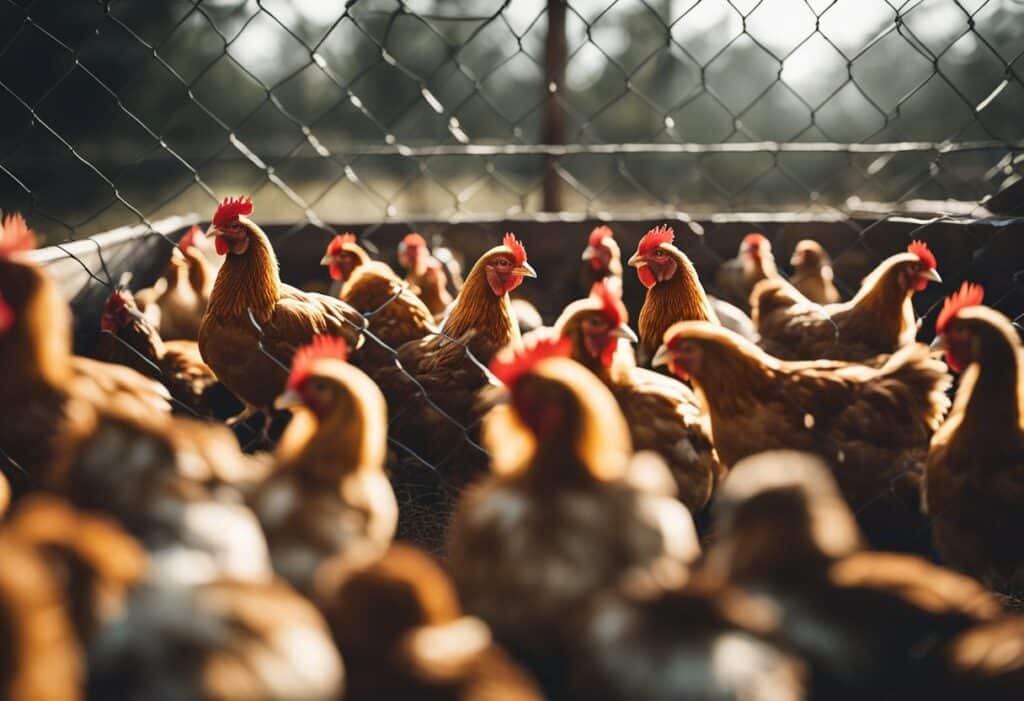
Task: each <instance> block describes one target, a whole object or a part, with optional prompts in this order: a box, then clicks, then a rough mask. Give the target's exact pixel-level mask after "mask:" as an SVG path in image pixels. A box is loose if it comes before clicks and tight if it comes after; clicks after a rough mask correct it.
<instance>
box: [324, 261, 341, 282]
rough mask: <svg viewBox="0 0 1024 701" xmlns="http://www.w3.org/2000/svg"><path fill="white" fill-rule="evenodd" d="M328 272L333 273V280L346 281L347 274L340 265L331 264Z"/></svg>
mask: <svg viewBox="0 0 1024 701" xmlns="http://www.w3.org/2000/svg"><path fill="white" fill-rule="evenodd" d="M328 270H330V272H331V279H332V280H344V279H345V273H344V271H343V270H342V269H341V266H340V265H338V264H337V263H331V264H330V266H328Z"/></svg>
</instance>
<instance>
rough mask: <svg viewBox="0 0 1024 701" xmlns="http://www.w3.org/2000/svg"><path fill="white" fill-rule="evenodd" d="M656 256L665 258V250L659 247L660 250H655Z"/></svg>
mask: <svg viewBox="0 0 1024 701" xmlns="http://www.w3.org/2000/svg"><path fill="white" fill-rule="evenodd" d="M654 256H655V257H656V258H664V257H665V251H663V250H661V249H660V248H659V249H658V250H656V251H655V252H654Z"/></svg>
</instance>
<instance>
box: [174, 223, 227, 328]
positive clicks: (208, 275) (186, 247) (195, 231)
mask: <svg viewBox="0 0 1024 701" xmlns="http://www.w3.org/2000/svg"><path fill="white" fill-rule="evenodd" d="M178 250H180V251H181V252H182V254H184V256H185V261H186V263H188V281H189V284H190V285H192V289H193V290H195V292H196V294H198V295H199V298H200V300H201V301H202V307H203V311H204V312H205V311H206V305H207V303H208V302H209V301H210V293H212V292H213V282H214V280H216V279H217V273H219V272H220V269H221V267H222V266H223V265H224V259H223V258H221V257H220V256H218V255H217V250H216V248H214V245H213V241H211V240H210V237H209V236H207V235H206V234H204V233H203V230H202V229H200V228H199V225H198V224H193V225H192V227H191V228H190V229H189V230H188V231H186V232H185V235H184V236H182V237H181V240H180V241H178Z"/></svg>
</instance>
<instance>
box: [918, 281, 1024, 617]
mask: <svg viewBox="0 0 1024 701" xmlns="http://www.w3.org/2000/svg"><path fill="white" fill-rule="evenodd" d="M982 296H983V292H982V289H981V288H980V287H978V286H976V285H970V284H968V283H964V286H963V287H961V288H960V290H959V291H958V292H956V293H954V294H953V295H952V296H950V297H949V299H947V300H946V304H945V306H943V308H942V312H941V313H940V314H939V317H938V320H937V321H936V324H935V330H936V333H937V334H938V337H937V340H938V342H939V344H941V345H942V346H943V347H945V349H946V362H948V363H949V366H950V367H951V368H953V369H954V370H956V371H958V372H961V373H962V374H961V376H960V385H959V387H958V388H957V393H956V400H955V401H954V403H953V410H952V411H951V412H950V415H949V418H948V419H947V420H946V423H945V424H943V426H942V428H940V429H939V430H938V432H937V433H936V434H935V436H934V438H933V439H932V445H931V451H930V452H929V454H928V469H927V472H926V473H925V508H926V510H927V512H928V514H929V515H930V516H931V518H932V533H933V536H934V541H935V548H936V550H937V551H938V553H939V555H940V556H941V557H942V559H943V560H944V561H945V562H947V563H949V564H950V565H951V566H952V567H955V568H957V569H961V570H963V571H964V572H966V573H968V574H970V575H972V576H974V577H977V578H978V579H980V580H981V581H982V582H984V583H985V584H987V585H989V586H990V587H992V588H994V589H997V590H999V591H1002V592H1005V593H1008V594H1012V595H1015V596H1018V597H1020V596H1024V542H1022V540H1021V537H1020V534H1021V533H1024V427H1022V424H1021V420H1022V419H1021V400H1022V399H1024V392H1022V384H1021V383H1022V375H1021V367H1020V366H1021V343H1020V340H1019V338H1018V336H1017V332H1016V330H1015V329H1014V328H1013V324H1012V323H1011V321H1010V320H1009V319H1008V318H1006V317H1005V316H1003V315H1002V314H1000V313H999V312H997V311H995V310H993V309H989V308H988V307H983V306H980V305H981V300H982Z"/></svg>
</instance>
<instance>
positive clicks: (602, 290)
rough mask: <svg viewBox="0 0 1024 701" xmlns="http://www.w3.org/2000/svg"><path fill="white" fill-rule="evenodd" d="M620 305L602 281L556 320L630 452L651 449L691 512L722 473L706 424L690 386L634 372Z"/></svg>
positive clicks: (704, 500)
mask: <svg viewBox="0 0 1024 701" xmlns="http://www.w3.org/2000/svg"><path fill="white" fill-rule="evenodd" d="M628 322H629V317H628V313H627V311H626V307H625V305H623V304H622V301H621V300H620V299H619V298H618V297H617V296H616V294H615V293H614V291H613V289H612V288H611V287H610V286H609V285H608V284H607V283H606V282H603V281H602V282H598V283H596V284H595V285H594V287H593V289H592V290H591V294H590V296H589V297H587V298H586V299H581V300H577V301H575V302H573V303H572V304H570V305H569V306H567V307H566V308H565V310H564V311H563V312H562V315H561V316H560V317H559V318H558V321H556V322H555V332H556V333H557V334H558V335H559V336H560V337H562V338H568V339H569V340H570V341H571V342H572V351H571V357H572V359H573V360H575V361H576V362H578V363H580V364H581V365H583V367H585V368H587V369H588V370H590V371H591V372H593V373H594V374H595V375H597V376H598V377H599V378H601V381H602V382H604V383H605V385H607V387H608V388H609V389H610V390H611V391H612V394H613V395H614V396H615V399H616V401H617V402H618V405H619V409H620V410H621V411H622V413H623V415H624V417H625V419H626V423H627V424H628V425H629V433H630V438H631V439H632V441H633V448H634V449H635V450H637V451H640V450H653V451H655V452H656V453H658V455H660V456H661V457H662V458H664V460H665V461H666V463H667V464H668V468H669V470H670V471H671V472H672V476H673V478H674V479H675V482H676V487H677V489H678V493H679V499H680V500H681V501H682V502H683V503H684V504H685V505H686V506H687V508H689V509H690V511H691V513H693V514H697V513H698V512H700V511H701V510H703V508H704V507H705V506H706V505H707V503H708V501H709V500H710V499H711V494H712V491H713V490H714V487H715V485H716V484H717V483H718V481H719V480H720V479H722V478H723V477H724V476H725V471H724V469H723V468H722V466H721V464H719V462H718V457H717V455H716V454H715V449H714V446H713V445H712V443H711V426H710V421H709V420H708V417H707V415H706V414H704V413H703V412H702V411H701V409H700V405H699V403H698V401H697V397H696V396H694V394H693V392H692V391H691V390H690V388H689V387H687V386H686V385H684V384H683V383H681V382H679V381H677V380H675V379H674V378H671V377H666V376H664V375H661V374H659V373H656V372H651V371H650V370H644V369H643V368H638V367H636V364H635V362H634V359H633V350H632V348H631V346H630V341H635V340H636V336H635V335H634V334H633V331H632V329H630V328H629V326H628Z"/></svg>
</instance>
